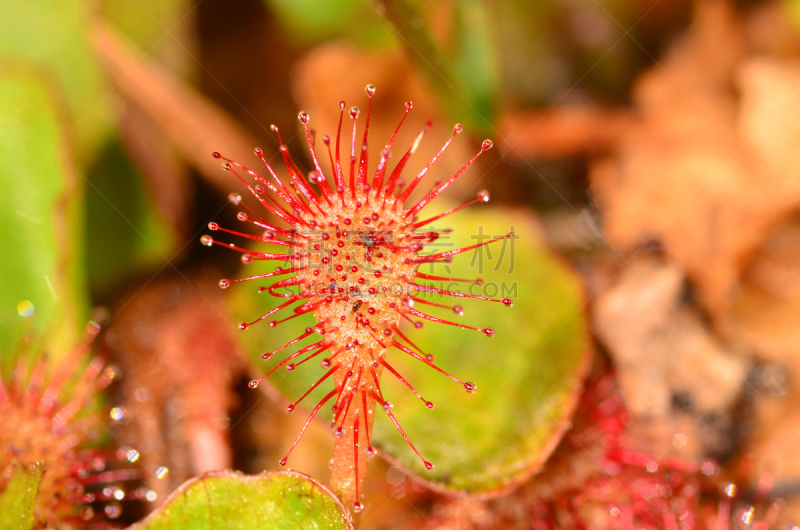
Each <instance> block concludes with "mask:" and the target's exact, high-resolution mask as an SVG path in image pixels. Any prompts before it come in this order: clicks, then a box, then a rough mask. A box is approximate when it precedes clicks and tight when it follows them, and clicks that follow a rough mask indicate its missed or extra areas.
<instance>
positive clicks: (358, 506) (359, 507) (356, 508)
mask: <svg viewBox="0 0 800 530" xmlns="http://www.w3.org/2000/svg"><path fill="white" fill-rule="evenodd" d="M363 509H364V505H363V504H361V503H360V502H356V503H355V504H353V511H354V512H356V513H358V512H360V511H362V510H363Z"/></svg>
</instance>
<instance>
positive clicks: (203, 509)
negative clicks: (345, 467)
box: [130, 471, 353, 530]
mask: <svg viewBox="0 0 800 530" xmlns="http://www.w3.org/2000/svg"><path fill="white" fill-rule="evenodd" d="M130 528H131V530H160V529H162V528H163V529H165V530H166V529H170V530H171V529H174V528H182V529H185V530H193V529H197V530H216V529H219V530H226V529H234V530H235V529H241V530H253V529H255V528H258V529H259V530H262V529H263V530H271V529H275V530H305V529H309V530H310V529H320V530H322V529H332V530H336V529H345V528H353V522H352V519H351V517H350V512H348V510H347V508H345V507H344V506H343V505H342V504H341V503H340V502H339V501H338V500H337V499H336V497H335V496H334V495H333V493H331V492H330V490H328V488H326V487H325V486H323V485H322V484H320V483H319V482H317V481H315V480H314V479H312V478H311V477H308V476H306V475H303V474H302V473H297V472H294V471H280V472H270V473H262V474H261V475H257V476H246V475H243V474H241V473H238V472H235V471H221V472H213V473H209V474H206V475H203V476H201V477H198V478H194V479H191V480H190V481H188V482H186V483H185V484H183V485H182V486H181V487H180V488H178V490H177V491H175V493H173V494H172V495H171V496H170V498H169V499H167V501H166V502H165V503H164V504H163V505H162V506H161V507H160V508H159V509H158V510H156V511H155V512H154V513H152V514H151V515H149V516H148V517H147V518H146V519H145V520H143V521H142V522H140V523H138V524H135V525H133V526H132V527H130Z"/></svg>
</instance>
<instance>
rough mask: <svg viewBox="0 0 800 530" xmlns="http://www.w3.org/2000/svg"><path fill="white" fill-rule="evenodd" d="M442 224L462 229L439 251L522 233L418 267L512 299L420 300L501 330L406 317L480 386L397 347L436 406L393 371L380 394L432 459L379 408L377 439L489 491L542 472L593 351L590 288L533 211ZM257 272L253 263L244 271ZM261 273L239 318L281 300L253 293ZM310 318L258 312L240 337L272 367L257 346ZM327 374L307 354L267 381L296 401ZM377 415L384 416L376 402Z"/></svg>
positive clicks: (438, 472)
mask: <svg viewBox="0 0 800 530" xmlns="http://www.w3.org/2000/svg"><path fill="white" fill-rule="evenodd" d="M436 227H437V228H445V227H452V228H453V229H454V231H453V233H452V234H449V236H450V239H442V240H440V242H438V243H437V244H434V245H432V247H431V250H434V249H436V248H437V247H438V251H444V250H448V249H456V248H461V247H466V246H470V245H475V244H476V243H478V242H479V239H478V238H479V237H483V238H484V240H486V239H487V238H489V237H492V236H494V237H497V236H501V235H503V234H506V233H508V232H509V231H512V230H514V231H515V233H516V235H517V237H516V238H515V239H513V240H505V242H497V243H493V244H492V245H489V246H487V247H483V248H482V249H481V250H476V251H474V252H467V253H464V254H461V255H458V256H457V257H455V258H454V263H453V264H450V265H448V267H445V266H444V265H443V264H437V265H435V267H433V271H432V272H431V270H429V269H430V265H427V266H424V268H423V269H421V270H422V272H425V273H429V274H430V273H432V274H434V275H441V276H449V277H450V276H451V277H456V278H477V277H481V278H483V280H484V285H483V286H482V287H481V286H478V285H474V284H464V283H461V284H454V285H446V286H445V288H449V289H450V290H454V289H457V288H461V289H463V290H467V289H470V287H471V289H472V291H471V292H472V294H477V295H481V296H487V297H490V298H496V299H502V298H512V299H513V301H514V306H513V307H505V306H504V305H503V304H501V303H498V302H488V301H482V300H469V299H466V300H465V299H450V298H447V299H445V298H444V297H442V296H440V295H429V296H427V297H424V298H430V299H432V300H433V301H435V302H437V303H444V304H449V305H450V306H452V305H455V304H457V305H461V306H462V307H463V309H464V316H458V315H457V314H455V312H453V311H451V310H444V309H442V310H439V309H438V308H436V307H431V306H426V305H422V304H420V306H419V307H418V309H420V310H422V311H423V312H427V313H429V314H432V315H434V316H438V317H441V318H444V319H447V320H451V321H456V322H459V323H464V324H467V325H471V326H475V327H479V328H485V327H493V328H494V330H495V336H494V337H491V338H490V337H486V336H485V335H484V334H483V333H480V332H477V331H473V330H468V329H460V328H458V327H454V326H448V325H444V324H437V323H432V322H425V323H424V327H423V328H422V329H420V330H417V329H414V328H413V327H411V328H410V329H408V328H409V327H410V326H409V327H407V328H406V329H405V330H404V333H406V335H407V336H408V337H409V338H410V339H411V340H412V341H413V342H414V343H415V344H417V345H418V346H419V347H420V348H421V349H422V350H423V351H424V352H426V353H431V354H434V355H435V356H436V364H437V365H438V366H440V367H441V368H442V369H444V370H446V371H449V372H450V373H452V374H453V375H454V376H455V377H458V378H460V379H461V380H464V381H471V382H473V383H475V384H477V386H478V391H477V392H476V393H475V394H468V393H466V392H465V391H464V388H462V387H461V386H460V385H458V384H457V383H455V382H453V381H452V380H450V379H448V378H446V377H445V376H443V375H442V374H440V373H438V372H436V371H435V370H433V369H432V368H430V367H428V366H426V365H424V364H422V363H421V362H419V361H416V360H414V359H412V358H411V357H410V356H408V355H406V354H404V353H403V352H401V351H398V350H394V349H392V350H391V351H390V352H389V354H388V356H387V360H388V362H389V363H391V364H392V365H393V366H394V367H395V368H396V369H397V370H398V371H399V373H400V374H402V375H403V376H404V377H405V378H406V379H407V380H408V381H409V382H411V384H413V385H414V386H415V387H416V389H417V390H418V391H419V392H420V393H421V394H422V395H423V396H424V397H425V399H428V400H430V401H433V402H434V403H435V404H436V408H435V409H434V410H428V409H427V408H426V407H425V405H424V404H423V403H422V402H420V400H419V399H417V398H416V396H414V395H413V394H412V393H411V392H409V390H408V389H407V388H406V387H405V386H403V385H402V384H401V383H400V382H399V381H398V380H397V379H395V378H394V376H393V375H392V374H391V373H389V372H387V371H384V374H383V376H382V380H381V385H382V387H383V388H384V395H385V396H386V398H387V399H388V400H389V401H390V402H391V403H393V404H394V409H393V412H394V414H395V416H396V417H397V419H398V421H399V422H400V424H401V426H402V427H403V429H404V430H405V432H406V433H407V434H408V436H409V438H410V439H411V440H412V442H413V443H414V444H415V445H416V446H417V448H418V449H419V450H420V452H421V453H422V454H423V455H424V456H425V457H426V458H428V459H429V460H431V461H432V462H433V463H434V464H435V467H434V469H432V470H426V469H425V468H424V466H423V465H422V463H421V462H420V461H419V459H418V458H417V457H416V455H415V454H414V453H413V452H412V451H411V449H410V448H409V447H408V446H407V445H406V443H405V441H404V440H403V438H402V437H401V436H400V434H399V433H398V432H397V431H396V430H395V428H394V426H393V425H392V423H391V421H390V420H389V419H388V418H380V417H379V418H376V421H375V428H374V429H375V430H374V443H375V445H376V446H377V447H379V448H381V449H382V450H384V451H385V452H386V453H388V454H389V455H391V456H393V457H394V458H395V459H396V461H397V462H398V463H400V464H401V465H403V466H404V467H406V468H408V469H410V470H412V471H414V472H416V473H419V476H420V477H422V478H423V479H426V480H429V481H432V482H435V483H437V484H438V485H440V486H441V487H444V488H447V489H450V490H454V491H468V492H473V493H485V492H490V491H494V490H497V489H499V488H502V487H504V486H508V485H509V484H512V483H515V482H519V481H521V480H524V478H525V477H527V476H528V475H529V474H530V473H532V472H533V471H535V470H536V469H537V468H538V467H539V466H540V465H541V464H542V463H543V461H544V460H545V459H546V458H547V456H548V455H549V453H550V451H551V450H552V449H553V447H554V445H555V443H556V442H557V441H558V440H559V438H560V436H561V435H562V434H563V432H564V428H565V426H566V425H567V424H568V422H569V419H570V417H571V415H572V412H573V407H574V405H575V403H576V400H577V397H578V394H579V392H580V389H581V384H582V377H583V372H584V368H585V362H586V359H587V354H588V349H589V346H588V342H587V330H586V322H585V318H584V314H583V311H582V304H583V291H582V287H581V285H580V281H579V280H578V277H577V275H575V274H574V273H573V272H572V271H571V270H570V269H568V268H567V267H566V266H565V265H564V264H563V263H562V262H561V261H560V260H559V259H558V258H557V257H556V256H555V255H553V253H552V252H551V251H550V249H549V248H548V247H547V246H546V244H545V243H544V242H543V241H542V240H541V238H540V235H539V232H538V227H537V226H536V224H535V222H534V221H533V219H532V218H531V216H530V214H526V213H524V212H523V213H520V212H519V211H517V212H514V211H511V212H504V211H496V210H495V211H493V210H488V211H486V210H483V211H474V210H470V211H464V212H460V213H459V214H457V215H454V216H452V218H450V217H448V218H447V219H446V220H443V221H439V222H438V223H437V224H436ZM444 235H445V236H447V235H448V234H444ZM481 261H482V264H481ZM448 269H449V270H448ZM261 272H263V271H262V270H260V269H259V270H257V271H256V270H245V271H244V272H243V273H242V276H245V275H250V274H257V273H261ZM254 283H258V282H247V283H246V284H244V285H238V286H236V287H235V288H232V292H231V295H232V299H231V300H232V305H233V311H234V312H235V313H236V314H237V316H238V317H239V318H240V319H241V320H247V321H252V320H255V318H256V317H258V316H260V315H261V314H263V313H265V312H266V311H268V310H269V309H272V308H274V307H275V306H276V305H278V302H277V301H276V300H275V299H274V298H273V297H271V296H269V295H268V294H267V293H263V294H256V289H257V287H258V285H253V284H254ZM264 284H268V282H264ZM259 285H260V284H259ZM440 287H441V286H440ZM467 292H470V291H467ZM276 316H277V315H276ZM285 316H286V315H285V314H284V315H283V317H284V318H285ZM415 320H416V319H415ZM313 323H314V319H313V318H312V317H311V316H310V315H307V316H305V317H301V318H296V319H292V320H290V321H288V322H286V323H284V324H280V325H278V326H277V327H274V328H270V327H269V326H268V325H267V323H266V322H261V323H258V324H255V325H253V326H250V328H249V329H248V330H247V331H245V332H243V333H242V339H243V341H245V346H246V349H247V350H248V351H251V352H252V353H253V355H254V360H255V362H256V363H257V364H256V366H259V365H261V366H263V367H264V368H263V369H264V370H265V371H266V369H267V368H268V367H269V366H272V365H273V364H274V363H275V362H278V361H272V362H270V363H265V362H264V361H262V360H261V359H260V354H261V353H263V352H265V351H270V350H273V349H275V348H277V347H279V346H281V345H283V344H285V343H287V342H288V341H290V340H292V339H294V338H295V337H297V336H299V335H300V334H301V333H303V330H304V328H306V327H307V326H310V325H313ZM310 340H311V339H306V341H304V342H302V343H299V344H298V347H302V346H303V345H305V344H306V342H308V341H310ZM292 351H293V350H292ZM324 372H325V370H324V369H323V368H321V367H320V366H319V363H308V364H307V365H304V366H303V367H302V369H297V370H294V371H292V372H287V371H285V370H279V371H278V372H276V373H275V374H273V375H271V376H270V377H269V379H268V380H267V381H268V382H269V383H271V384H273V385H275V386H276V387H277V388H278V389H279V390H281V391H282V392H283V393H285V394H286V395H287V396H288V397H289V398H290V399H297V398H298V397H299V396H301V395H302V394H303V393H304V392H305V391H306V390H307V389H308V388H309V387H310V386H311V385H312V384H313V383H314V382H315V381H317V379H319V377H320V376H321V375H322V374H323V373H324ZM329 391H330V388H329V387H326V386H325V385H320V387H319V388H317V389H316V390H315V391H314V392H313V393H312V394H311V395H310V396H309V397H308V398H306V402H305V403H306V406H309V407H310V406H313V404H314V403H316V401H317V400H318V399H320V397H321V396H323V395H324V394H325V393H327V392H329ZM295 413H297V412H295ZM376 414H378V415H380V407H379V408H378V412H376ZM320 416H322V417H325V418H327V419H329V418H330V411H329V407H324V408H323V409H322V410H320Z"/></svg>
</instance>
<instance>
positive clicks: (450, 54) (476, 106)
mask: <svg viewBox="0 0 800 530" xmlns="http://www.w3.org/2000/svg"><path fill="white" fill-rule="evenodd" d="M417 4H420V3H419V2H415V1H414V0H394V1H391V2H386V4H385V7H386V20H387V21H388V22H390V23H391V25H392V27H393V29H394V30H395V31H396V32H397V33H398V35H400V37H401V38H402V44H403V45H405V47H406V50H407V52H408V56H409V57H410V58H411V60H412V61H414V63H415V65H416V66H417V68H418V69H419V71H420V72H421V73H422V74H423V75H424V76H425V77H426V78H427V81H428V83H429V84H430V86H431V88H432V89H433V91H434V92H435V94H436V97H437V100H438V102H439V104H440V105H441V107H442V109H443V110H444V112H445V113H446V114H447V115H448V116H450V117H451V118H452V119H454V120H456V121H459V122H461V123H464V124H465V125H467V126H468V128H470V129H471V130H476V131H478V132H479V133H480V134H491V133H494V132H495V130H494V128H493V125H494V120H495V118H496V115H495V114H496V111H497V108H496V107H497V105H498V102H499V101H498V75H497V69H498V68H497V65H496V62H497V56H498V51H497V46H496V44H495V39H494V35H493V32H492V27H493V19H492V17H491V11H490V10H489V9H488V7H487V6H486V2H482V1H479V0H458V1H457V2H455V5H454V9H453V19H452V20H451V21H450V22H451V24H452V26H453V39H452V40H453V46H452V48H453V49H452V50H448V49H445V47H444V46H443V44H442V42H441V41H442V39H441V38H437V36H436V35H434V34H433V32H432V30H431V28H429V27H428V26H426V24H425V22H424V20H423V18H422V17H421V15H420V13H421V11H422V10H423V9H424V8H425V3H421V5H417Z"/></svg>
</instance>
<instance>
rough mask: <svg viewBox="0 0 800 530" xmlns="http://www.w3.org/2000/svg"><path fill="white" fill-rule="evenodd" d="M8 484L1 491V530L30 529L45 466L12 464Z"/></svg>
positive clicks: (7, 470)
mask: <svg viewBox="0 0 800 530" xmlns="http://www.w3.org/2000/svg"><path fill="white" fill-rule="evenodd" d="M11 466H12V468H14V469H6V470H3V472H4V473H5V472H9V471H11V472H13V475H12V477H11V480H10V481H9V483H8V486H7V487H6V489H5V490H3V492H2V493H0V530H28V529H29V528H30V527H31V526H33V513H32V510H33V501H34V500H35V499H36V494H37V493H38V492H39V484H40V483H41V482H42V475H43V474H44V468H43V466H40V465H38V464H36V465H33V466H23V465H22V464H12V465H11Z"/></svg>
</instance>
